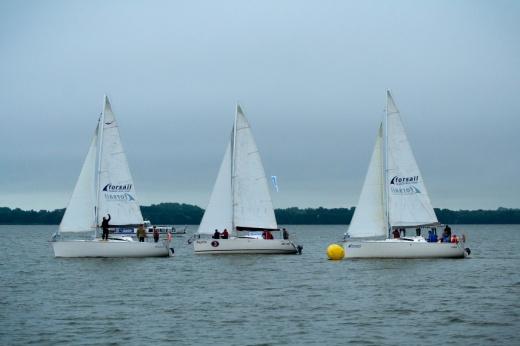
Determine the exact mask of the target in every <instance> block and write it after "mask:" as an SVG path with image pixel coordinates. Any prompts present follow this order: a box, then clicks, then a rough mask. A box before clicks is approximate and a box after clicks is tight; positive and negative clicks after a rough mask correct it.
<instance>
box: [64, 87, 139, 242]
mask: <svg viewBox="0 0 520 346" xmlns="http://www.w3.org/2000/svg"><path fill="white" fill-rule="evenodd" d="M107 214H110V216H111V220H110V224H111V225H134V224H140V223H143V216H142V215H141V210H140V208H139V204H138V202H137V199H136V196H135V187H134V182H133V180H132V176H131V174H130V169H129V168H128V161H127V159H126V155H125V152H124V150H123V146H122V144H121V139H120V136H119V130H118V127H117V122H116V119H115V117H114V113H113V112H112V109H111V107H110V101H109V100H108V97H106V96H105V100H104V110H103V113H102V114H101V117H100V119H99V122H98V126H97V128H96V132H95V134H94V137H93V138H92V141H91V143H90V147H89V151H88V154H87V157H86V158H85V162H84V163H83V167H82V169H81V173H80V175H79V178H78V181H77V183H76V187H75V188H74V192H73V193H72V197H71V200H70V202H69V205H68V206H67V209H66V211H65V214H64V216H63V219H62V221H61V223H60V232H84V231H90V230H93V229H95V228H96V226H99V225H100V224H101V221H102V219H103V216H105V215H107Z"/></svg>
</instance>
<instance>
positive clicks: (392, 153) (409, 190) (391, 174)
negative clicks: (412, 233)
mask: <svg viewBox="0 0 520 346" xmlns="http://www.w3.org/2000/svg"><path fill="white" fill-rule="evenodd" d="M387 145H388V147H387V155H388V162H387V167H386V168H387V175H386V177H387V178H386V179H387V182H386V184H387V191H388V208H389V209H388V211H389V223H390V225H391V226H417V225H428V224H435V223H437V222H438V221H437V217H436V216H435V212H434V211H433V208H432V205H431V202H430V199H429V197H428V193H427V191H426V187H425V185H424V181H423V178H422V175H421V172H420V171H419V167H418V166H417V162H416V161H415V157H414V155H413V152H412V149H411V147H410V144H409V142H408V139H407V137H406V133H405V131H404V128H403V124H402V122H401V116H400V114H399V110H398V109H397V107H396V105H395V103H394V100H393V99H392V95H391V94H390V91H387Z"/></svg>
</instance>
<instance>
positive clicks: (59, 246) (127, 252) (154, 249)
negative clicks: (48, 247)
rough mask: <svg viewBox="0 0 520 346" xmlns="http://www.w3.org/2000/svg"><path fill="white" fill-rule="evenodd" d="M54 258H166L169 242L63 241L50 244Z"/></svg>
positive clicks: (169, 252)
mask: <svg viewBox="0 0 520 346" xmlns="http://www.w3.org/2000/svg"><path fill="white" fill-rule="evenodd" d="M51 244H52V248H53V250H54V256H55V257H168V256H171V253H172V251H171V250H170V247H169V242H167V241H161V242H158V243H152V242H144V243H143V242H137V241H111V240H109V241H103V240H65V241H55V242H51Z"/></svg>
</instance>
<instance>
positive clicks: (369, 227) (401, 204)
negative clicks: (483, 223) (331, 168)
mask: <svg viewBox="0 0 520 346" xmlns="http://www.w3.org/2000/svg"><path fill="white" fill-rule="evenodd" d="M386 96H387V104H386V111H385V116H384V119H383V121H382V122H381V124H380V126H379V130H378V132H377V138H376V144H375V147H374V151H373V152H372V157H371V159H370V164H369V167H368V172H367V175H366V177H365V182H364V184H363V188H362V190H361V195H360V198H359V202H358V205H357V207H356V210H355V212H354V215H353V216H352V221H351V223H350V226H349V229H348V233H347V238H346V241H345V243H344V248H345V258H464V257H465V256H467V255H469V252H470V251H469V249H467V248H466V247H465V239H464V237H462V236H461V237H459V239H457V241H456V242H453V243H452V242H428V241H427V240H426V239H425V238H424V237H423V236H422V235H421V230H422V229H428V230H429V231H430V232H436V229H437V227H441V225H440V223H439V221H438V220H437V217H436V215H435V212H434V210H433V208H432V205H431V202H430V198H429V197H428V193H427V191H426V186H425V184H424V180H423V178H422V175H421V172H420V171H419V167H418V166H417V162H416V161H415V157H414V155H413V152H412V149H411V147H410V144H409V142H408V139H407V137H406V133H405V131H404V127H403V124H402V122H401V116H400V112H399V110H398V108H397V106H396V104H395V102H394V100H393V98H392V95H391V93H390V91H389V90H387V93H386ZM407 229H412V230H413V232H416V231H417V233H416V235H415V236H408V237H406V230H407ZM403 231H404V236H403V235H402V234H400V232H403ZM396 232H397V234H396Z"/></svg>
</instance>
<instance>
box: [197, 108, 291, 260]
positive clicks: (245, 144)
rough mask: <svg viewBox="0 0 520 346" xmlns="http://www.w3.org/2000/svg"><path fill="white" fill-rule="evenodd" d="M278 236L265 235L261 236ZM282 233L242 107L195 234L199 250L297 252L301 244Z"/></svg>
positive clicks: (222, 252)
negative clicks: (224, 236) (217, 233)
mask: <svg viewBox="0 0 520 346" xmlns="http://www.w3.org/2000/svg"><path fill="white" fill-rule="evenodd" d="M216 229H217V230H219V231H220V232H222V231H223V230H224V229H226V230H228V231H229V232H230V233H231V236H230V237H229V238H228V239H212V238H210V237H209V235H211V234H214V231H215V230H216ZM262 232H264V234H268V233H269V234H271V232H274V233H276V234H279V236H275V237H274V239H264V238H262V236H261V234H262ZM284 233H285V232H280V230H279V229H278V225H277V223H276V218H275V215H274V210H273V204H272V201H271V195H270V194H269V188H268V184H267V179H266V177H265V172H264V167H263V165H262V161H261V159H260V153H259V152H258V148H257V146H256V143H255V140H254V139H253V134H252V132H251V128H250V126H249V123H248V121H247V119H246V117H245V115H244V113H243V111H242V109H241V107H240V106H239V105H237V108H236V114H235V122H234V126H233V130H232V132H231V138H230V140H229V143H228V145H227V148H226V152H225V154H224V159H223V160H222V163H221V165H220V170H219V173H218V176H217V180H216V182H215V185H214V187H213V192H212V193H211V197H210V201H209V204H208V207H207V208H206V211H205V213H204V216H203V218H202V221H201V223H200V226H199V229H198V232H197V236H196V238H195V241H194V242H193V245H194V251H195V253H197V254H203V253H204V254H245V253H255V254H295V253H299V252H301V247H300V246H297V245H295V244H294V243H293V242H292V241H290V240H289V239H283V238H288V236H287V237H284V236H283V235H282V234H284Z"/></svg>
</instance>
